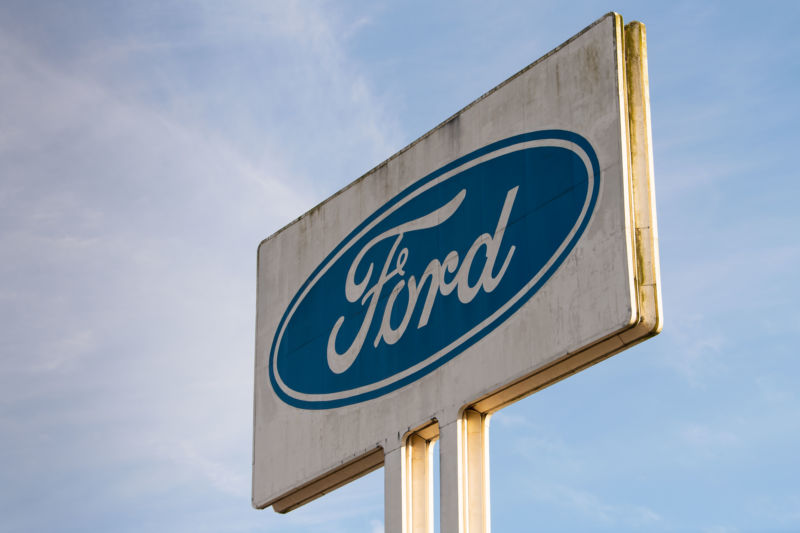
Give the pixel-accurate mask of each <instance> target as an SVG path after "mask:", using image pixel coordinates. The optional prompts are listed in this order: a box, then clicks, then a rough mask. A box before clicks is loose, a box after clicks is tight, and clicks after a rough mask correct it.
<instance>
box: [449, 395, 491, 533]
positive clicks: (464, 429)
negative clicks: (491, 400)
mask: <svg viewBox="0 0 800 533" xmlns="http://www.w3.org/2000/svg"><path fill="white" fill-rule="evenodd" d="M439 439H440V442H439V453H440V458H439V465H440V468H441V473H440V491H441V495H440V499H439V501H440V505H441V509H440V515H441V516H440V518H441V533H489V532H490V514H489V415H485V414H482V413H479V412H477V411H474V410H471V409H467V410H466V411H465V412H464V413H463V414H462V415H461V416H459V417H457V418H456V419H455V420H453V421H452V422H450V423H448V424H447V425H443V426H441V427H440V430H439Z"/></svg>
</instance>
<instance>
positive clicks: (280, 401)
mask: <svg viewBox="0 0 800 533" xmlns="http://www.w3.org/2000/svg"><path fill="white" fill-rule="evenodd" d="M625 31H626V30H625V28H623V26H622V22H621V18H620V17H619V16H618V15H615V14H609V15H607V16H606V17H604V18H602V19H600V20H599V21H597V22H596V23H594V24H593V25H592V26H590V27H589V28H587V29H586V30H584V31H583V32H581V33H580V34H579V35H577V36H576V37H574V38H573V39H571V40H570V41H568V42H567V43H565V44H564V45H562V46H561V47H559V48H558V49H556V50H555V51H553V52H551V53H550V54H548V55H547V56H545V57H543V58H541V59H540V60H538V61H536V62H535V63H534V64H532V65H531V66H529V67H528V68H526V69H524V70H523V71H521V72H520V73H518V74H517V75H515V76H513V77H512V78H511V79H509V80H507V81H506V82H504V83H502V84H501V85H499V86H498V87H497V88H495V89H493V90H492V91H490V92H489V93H487V94H486V95H484V96H482V97H481V98H480V99H478V100H477V101H475V102H474V103H472V104H470V105H469V106H467V107H466V108H465V109H463V110H462V111H460V112H459V113H457V114H456V115H454V116H453V117H452V118H450V119H449V120H447V121H446V122H444V123H443V124H441V125H439V126H438V127H436V128H435V129H433V130H432V131H431V132H429V133H427V134H426V135H424V136H423V137H421V138H420V139H419V140H417V141H416V142H414V143H413V144H411V145H410V146H409V147H407V148H405V149H404V150H402V151H401V152H399V153H398V154H396V155H394V156H392V157H391V158H389V159H388V160H387V161H386V162H384V163H383V164H381V165H379V166H378V167H376V168H375V169H373V170H372V171H370V172H369V173H368V174H366V175H365V176H363V177H361V178H360V179H358V180H356V181H355V182H353V183H352V184H351V185H349V186H348V187H346V188H345V189H343V190H341V191H340V192H338V193H337V194H335V195H334V196H332V197H331V198H329V199H328V200H326V201H325V202H323V203H322V204H320V205H319V206H317V207H316V208H314V209H312V210H311V211H309V212H308V213H306V214H305V215H303V216H301V217H300V218H299V219H297V220H296V221H294V222H293V223H291V224H290V225H288V226H286V227H285V228H283V229H282V230H280V231H279V232H277V233H276V234H274V235H272V236H271V237H269V238H267V239H266V240H264V241H263V242H262V243H261V245H260V246H259V248H258V297H257V329H256V366H255V435H254V465H253V505H254V506H255V507H257V508H263V507H266V506H269V505H274V507H275V508H276V510H279V511H286V510H290V509H292V508H294V507H296V506H298V505H302V504H303V503H305V502H306V501H309V500H310V499H313V498H315V497H317V496H319V495H321V494H322V493H324V492H326V491H329V490H331V489H332V488H335V487H336V486H338V485H341V484H342V483H345V482H347V481H349V480H351V479H353V478H355V477H358V476H359V475H362V474H364V473H366V472H368V471H370V470H372V469H374V468H377V467H378V466H380V465H382V464H383V461H384V456H386V455H388V454H390V453H391V452H392V451H393V450H396V449H398V448H400V447H402V446H403V439H404V437H405V436H406V435H407V434H408V433H409V432H411V431H414V430H415V429H418V428H423V427H425V426H426V425H429V424H430V423H431V421H437V422H438V424H439V425H440V426H441V425H443V424H447V423H449V422H451V421H452V420H454V419H456V418H457V417H459V416H461V414H462V413H463V412H464V409H465V408H470V409H472V410H474V411H476V412H478V413H491V412H492V411H494V410H497V409H498V408H500V407H502V406H503V405H506V404H507V403H509V402H511V401H514V400H516V399H518V398H520V397H523V396H525V395H527V394H530V393H531V392H533V391H535V390H537V389H539V388H541V387H544V386H547V385H549V384H550V383H553V382H555V381H557V380H559V379H561V378H563V377H566V376H567V375H569V374H571V373H574V372H576V371H578V370H580V369H582V368H585V367H587V366H589V365H591V364H594V363H596V362H598V361H600V360H602V359H603V358H605V357H608V356H609V355H611V354H613V353H616V352H618V351H620V350H622V349H624V348H625V347H627V346H629V345H630V344H633V343H635V342H638V341H640V340H642V339H643V338H646V337H648V336H651V335H653V334H655V333H657V331H658V329H659V328H660V310H659V307H658V306H659V295H658V283H657V281H658V271H657V257H656V240H655V224H654V222H655V218H654V208H653V199H652V187H651V186H650V180H651V178H652V165H651V162H650V161H651V158H650V150H649V129H648V128H649V126H648V124H647V118H648V117H647V114H648V112H649V111H648V109H647V97H646V77H645V78H644V79H639V78H636V76H637V74H636V72H641V68H639V70H638V71H637V70H636V68H637V65H639V66H640V65H641V64H642V61H643V58H642V57H640V56H641V54H640V56H636V57H634V54H633V53H634V52H636V53H637V54H638V53H639V52H641V50H643V47H641V50H640V48H636V47H635V46H633V45H630V46H629V48H630V50H629V51H628V52H629V53H628V54H627V55H626V50H625V45H624V43H625V40H626V35H625ZM628 40H629V41H630V39H628ZM626 65H627V66H628V68H627V69H626ZM631 69H633V70H631ZM644 72H645V75H646V71H644ZM637 80H638V81H637ZM636 83H638V84H639V86H638V88H636V87H632V84H636ZM637 91H638V92H637ZM643 91H644V92H643Z"/></svg>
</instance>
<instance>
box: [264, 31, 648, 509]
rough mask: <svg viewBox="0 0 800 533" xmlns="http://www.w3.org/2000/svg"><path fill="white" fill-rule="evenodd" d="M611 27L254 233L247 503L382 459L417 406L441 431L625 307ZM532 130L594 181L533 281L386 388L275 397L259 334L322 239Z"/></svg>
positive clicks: (614, 327)
mask: <svg viewBox="0 0 800 533" xmlns="http://www.w3.org/2000/svg"><path fill="white" fill-rule="evenodd" d="M620 32H621V27H620V21H619V20H618V19H617V18H615V16H613V15H608V16H606V17H604V18H603V19H601V20H600V21H598V22H597V23H595V24H594V25H593V26H591V27H590V28H588V29H587V30H585V31H584V32H583V33H581V34H579V35H578V36H577V37H576V38H574V39H573V40H571V41H569V42H567V43H566V44H565V45H563V46H562V47H560V48H559V49H558V50H557V51H555V52H554V53H551V54H549V55H548V56H546V57H544V58H542V59H541V60H540V61H537V62H536V63H535V64H534V65H532V66H531V67H529V68H528V69H526V70H524V71H523V72H521V73H520V74H518V75H517V76H515V77H514V78H512V79H510V80H509V81H507V82H506V83H504V84H502V85H501V86H499V87H498V88H497V89H496V90H494V91H493V92H491V93H489V94H487V95H485V96H484V97H482V98H481V99H479V100H478V101H476V102H475V103H474V104H472V105H470V106H468V107H467V108H465V109H464V110H462V111H461V112H460V113H458V114H457V115H455V116H454V117H453V118H451V119H450V120H449V121H447V122H446V123H444V124H442V125H441V126H439V127H438V128H436V129H434V130H433V131H432V132H430V133H429V134H427V135H426V136H425V137H423V138H421V139H420V140H418V141H417V142H416V143H414V144H412V145H411V146H410V147H409V148H407V149H405V150H404V151H402V152H400V153H399V154H397V155H395V156H393V157H392V158H390V159H389V160H388V161H387V162H385V163H384V164H382V165H380V166H379V167H377V168H376V169H374V170H373V171H371V172H370V173H368V174H367V175H366V176H364V177H362V178H361V179H359V180H357V181H356V182H354V183H353V184H351V185H350V186H348V187H347V188H345V189H344V190H342V191H340V192H339V193H337V194H336V195H335V196H333V197H332V198H330V199H328V200H327V201H326V202H324V203H323V204H321V205H320V206H317V207H316V208H315V209H313V210H312V211H310V212H309V213H306V214H305V215H303V216H302V217H300V218H299V219H298V220H297V221H295V222H294V223H292V224H290V225H289V226H287V227H286V228H284V229H283V230H281V231H280V232H278V233H277V234H275V235H273V236H272V237H270V238H269V239H267V240H265V241H264V242H263V243H262V245H261V246H259V250H258V261H259V267H258V296H257V330H256V367H255V421H254V422H255V429H254V441H255V443H254V465H253V505H254V506H256V507H259V508H261V507H264V506H267V505H269V504H271V503H272V502H274V501H275V500H277V499H280V498H282V497H283V496H285V495H286V494H288V493H291V492H292V491H293V490H294V489H296V488H298V487H299V486H301V485H303V484H304V483H307V482H309V481H311V480H314V479H315V478H318V477H320V476H323V475H325V474H326V473H328V472H330V471H332V470H335V469H336V468H337V467H338V466H340V465H341V464H342V463H344V462H347V461H350V460H352V459H353V458H355V457H358V456H360V455H362V454H364V453H366V452H368V451H370V450H373V449H375V448H376V447H383V448H384V451H385V452H386V453H387V456H389V457H393V458H394V457H396V454H395V452H394V451H395V450H397V449H398V448H399V447H400V446H401V440H400V438H401V436H402V435H403V434H405V433H406V432H407V431H408V430H410V429H412V428H414V427H419V426H421V425H423V424H424V423H425V422H426V421H428V420H430V419H434V418H435V419H437V420H438V421H439V424H440V428H442V441H443V443H444V441H445V440H448V439H450V438H452V436H450V435H449V433H448V431H450V430H452V428H449V429H448V427H449V426H450V425H453V427H455V424H456V421H457V419H458V418H459V416H460V413H461V410H462V409H463V408H464V407H466V406H468V405H470V404H473V403H474V402H476V401H477V400H479V399H482V398H485V397H486V396H487V395H490V394H491V393H493V392H495V391H497V390H499V389H501V388H503V387H504V386H506V385H508V384H510V383H512V382H515V381H518V380H520V379H522V378H524V377H526V376H528V375H530V374H531V373H532V372H534V371H535V370H537V369H539V368H542V367H544V366H546V365H548V364H550V363H553V362H555V361H558V360H559V359H561V358H563V357H564V356H565V355H567V354H571V353H573V352H578V351H579V350H581V349H582V348H584V347H586V346H587V345H590V344H592V343H595V342H597V341H598V340H600V339H603V338H606V337H609V336H612V335H615V334H617V333H619V332H621V331H623V330H625V329H626V328H629V327H631V325H632V324H633V323H634V321H635V320H637V317H638V310H637V306H638V300H637V293H636V286H635V281H634V275H633V274H634V270H635V259H634V254H633V247H632V231H633V229H632V227H631V216H632V215H631V212H630V208H629V201H630V199H629V197H628V195H629V188H630V183H629V179H628V175H627V169H628V168H629V161H628V152H629V150H628V146H627V140H626V139H627V129H626V128H627V114H626V110H625V99H624V96H623V95H624V87H623V83H624V82H623V78H622V74H621V68H622V67H621V64H622V62H623V56H622V50H621V46H622V45H621V43H618V41H617V39H618V37H619V36H620V35H621V33H620ZM545 129H560V130H568V131H573V132H576V133H578V134H580V135H582V136H583V137H585V138H586V139H588V141H589V142H590V143H591V145H592V146H593V147H594V149H595V151H596V153H597V156H598V159H599V162H600V168H601V175H602V180H601V182H600V192H599V197H598V203H597V207H596V208H595V212H594V215H593V217H592V219H591V221H590V223H589V225H588V227H587V229H586V231H585V232H584V234H583V235H582V237H581V238H580V240H579V241H578V243H577V245H576V246H575V248H574V250H573V251H572V252H571V253H570V255H569V256H568V257H567V259H566V260H565V261H564V263H563V264H562V265H561V266H560V268H559V269H558V271H557V272H556V273H555V274H554V275H553V276H552V277H551V278H550V279H549V281H548V282H547V283H546V284H545V285H544V287H542V289H541V290H539V291H538V292H537V293H536V294H535V295H534V296H533V297H532V298H531V299H530V300H528V301H527V303H526V304H525V305H524V306H523V307H522V308H521V309H520V310H519V311H518V312H516V314H514V315H513V316H511V317H510V318H509V319H508V320H507V321H506V322H504V323H503V324H502V325H500V326H499V327H497V328H496V329H495V330H494V331H492V332H491V333H490V334H489V335H487V336H486V337H485V338H483V339H482V340H481V341H479V342H478V343H477V344H475V345H473V346H472V347H470V348H469V349H467V350H466V351H464V352H463V353H461V354H460V355H458V356H457V357H455V358H454V359H452V360H451V361H449V362H448V363H446V364H444V365H443V366H442V367H440V368H439V369H437V370H436V371H434V372H432V373H430V374H428V375H426V376H424V377H422V378H421V379H419V380H418V381H416V382H414V383H412V384H410V385H407V386H405V387H403V388H401V389H399V390H396V391H393V392H391V393H389V394H386V395H383V396H380V397H378V398H375V399H372V400H369V401H366V402H362V403H358V404H355V405H350V406H345V407H339V408H336V409H328V410H304V409H299V408H296V407H292V406H289V405H287V404H286V403H284V402H283V401H281V400H280V399H279V398H278V397H277V396H276V395H275V393H274V392H273V390H272V387H271V385H270V382H269V377H268V368H267V365H268V359H269V349H270V344H271V342H272V340H273V336H274V335H275V332H276V328H277V325H278V322H279V320H280V319H281V316H282V314H283V313H284V311H285V309H286V307H287V305H288V304H289V301H290V299H291V298H292V296H293V295H294V294H295V293H296V291H297V290H298V288H299V287H300V285H301V284H302V283H303V282H304V281H305V280H306V278H307V277H308V276H309V275H310V274H311V272H312V271H313V270H314V269H315V268H316V267H317V266H318V265H319V264H320V263H321V262H322V261H323V259H325V257H326V256H327V255H328V254H329V253H330V252H331V250H332V249H333V248H334V247H335V246H336V245H337V244H339V243H340V242H341V241H342V239H344V238H345V237H346V236H347V235H348V234H349V233H350V232H351V231H352V230H353V228H355V227H356V226H357V225H358V224H359V223H360V222H361V221H363V220H364V219H365V218H366V217H367V216H369V215H370V214H372V213H373V212H374V211H375V210H377V209H378V208H379V207H381V206H382V205H383V204H384V203H385V202H386V201H387V200H389V199H391V198H392V197H393V196H395V195H396V194H397V193H399V192H400V191H402V190H403V189H405V188H406V187H407V186H409V185H410V184H412V183H414V182H415V181H417V180H418V179H420V178H421V177H423V176H425V175H426V174H428V173H430V172H432V171H434V170H436V169H438V168H440V167H441V166H442V165H444V164H446V163H448V162H450V161H452V160H454V159H456V158H458V157H460V156H462V155H464V154H467V153H470V152H472V151H473V150H476V149H478V148H481V147H483V146H486V145H487V144H489V143H492V142H494V141H497V140H501V139H505V138H508V137H510V136H513V135H516V134H521V133H526V132H530V131H537V130H545ZM459 423H460V422H459ZM442 461H443V462H442V467H443V472H444V471H445V470H447V469H446V465H445V460H444V458H443V459H442ZM397 463H398V460H397V459H393V460H392V465H393V466H392V468H395V467H396V465H397ZM448 475H458V474H457V473H455V472H449V471H448ZM453 497H457V496H456V495H453ZM442 503H443V511H442V512H443V513H445V512H447V511H445V510H444V501H443V502H442ZM397 512H399V511H397Z"/></svg>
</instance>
